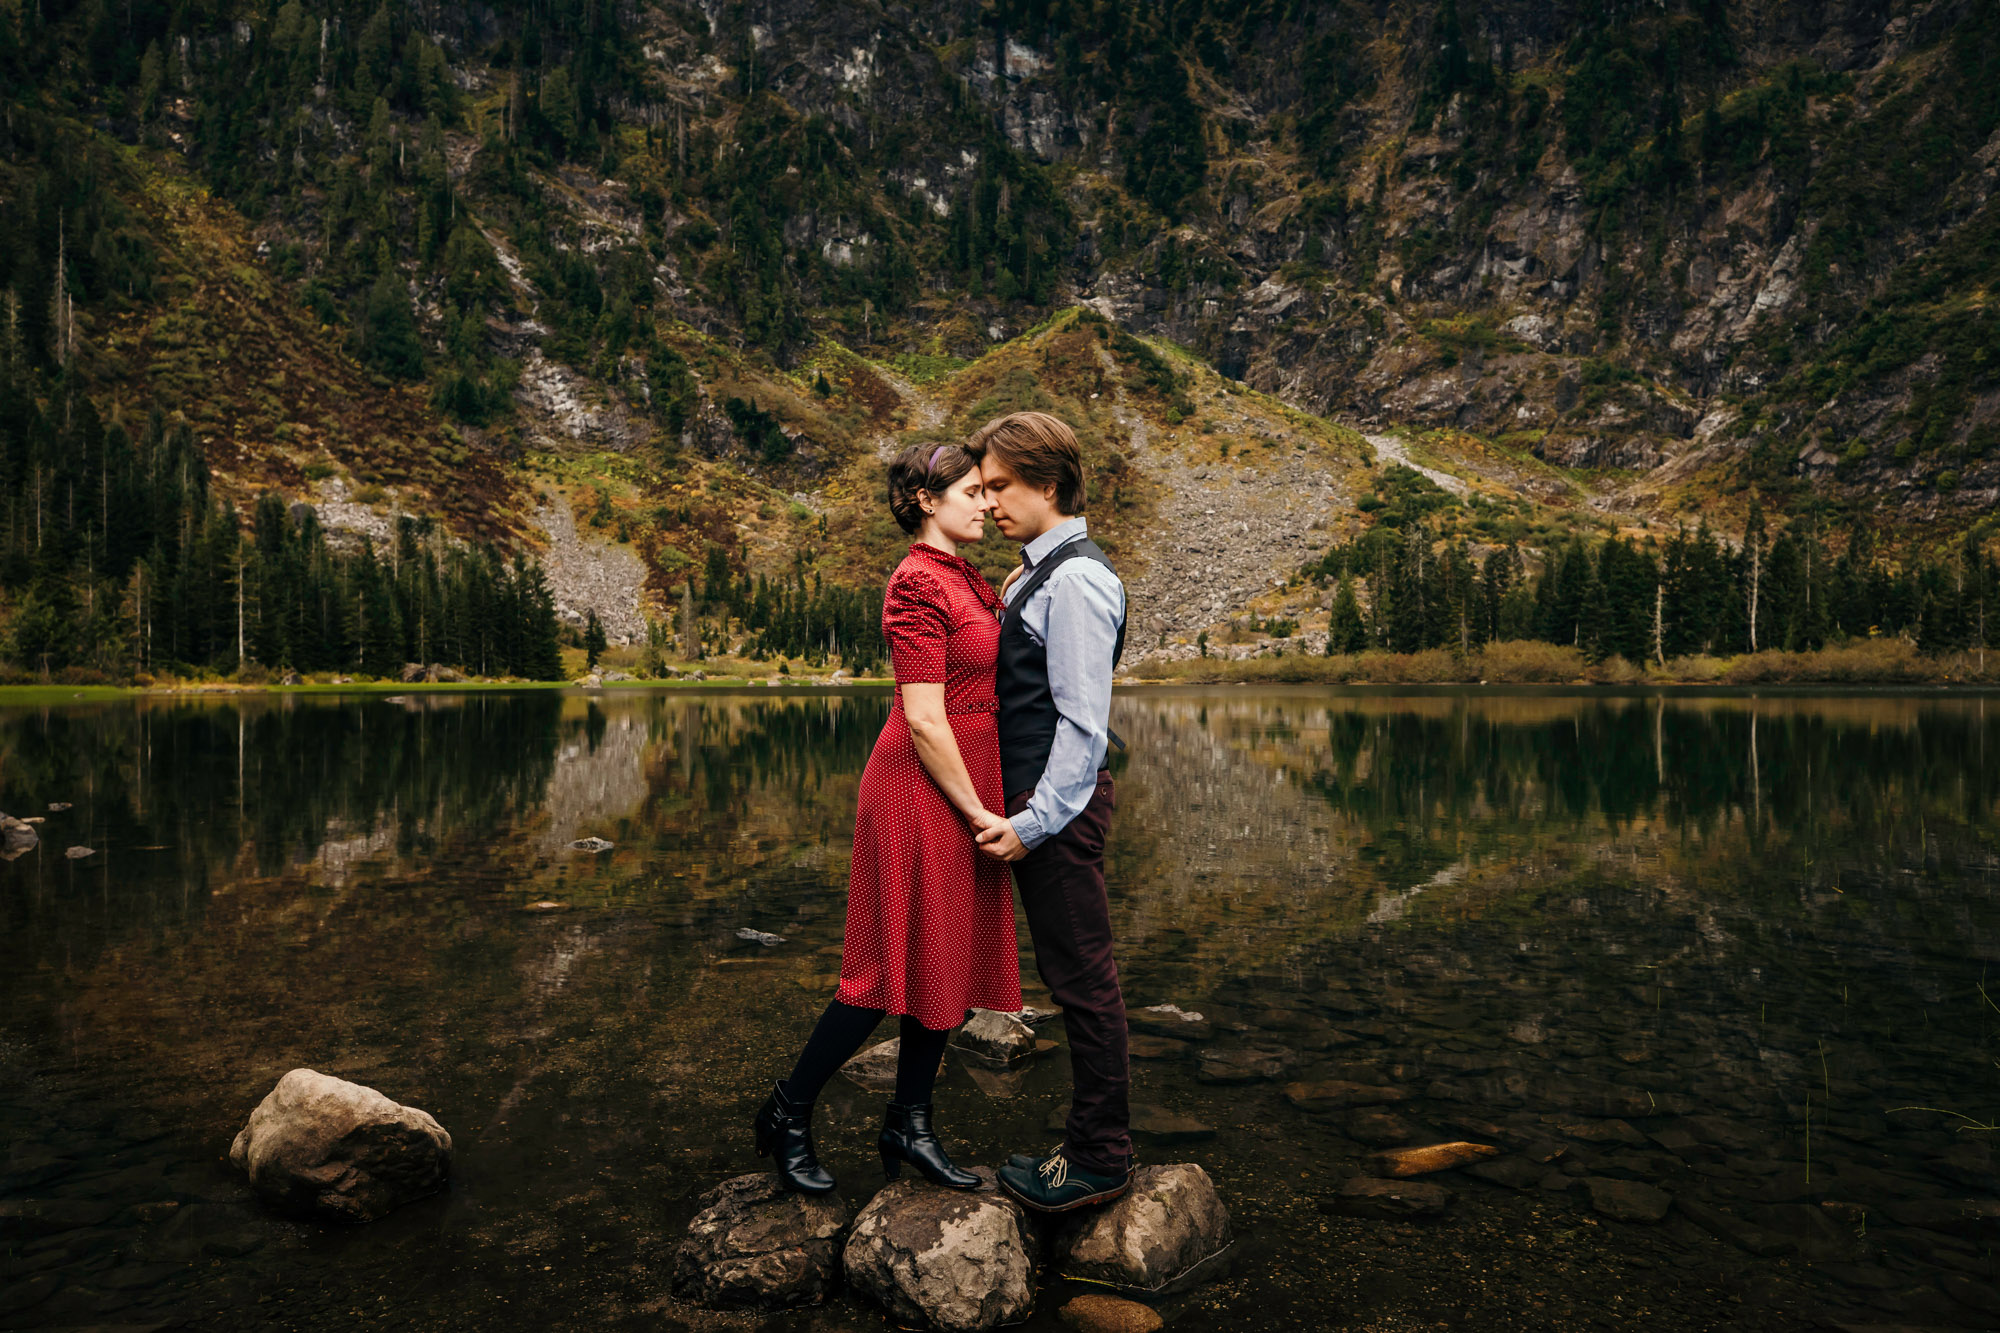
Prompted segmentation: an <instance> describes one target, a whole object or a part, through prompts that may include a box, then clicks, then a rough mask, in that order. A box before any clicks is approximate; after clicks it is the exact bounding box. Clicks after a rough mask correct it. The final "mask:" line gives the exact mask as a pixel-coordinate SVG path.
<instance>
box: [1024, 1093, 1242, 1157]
mask: <svg viewBox="0 0 2000 1333" xmlns="http://www.w3.org/2000/svg"><path fill="white" fill-rule="evenodd" d="M1126 1123H1127V1127H1128V1128H1129V1129H1130V1130H1131V1131H1132V1137H1133V1138H1135V1139H1138V1140H1140V1141H1142V1142H1145V1143H1151V1144H1156V1145H1158V1146H1160V1147H1166V1146H1168V1145H1170V1144H1176V1143H1203V1142H1206V1141H1207V1140H1209V1139H1212V1138H1214V1137H1215V1126H1213V1125H1211V1124H1208V1123H1207V1122H1206V1121H1202V1120H1197V1119H1196V1118H1195V1117H1193V1116H1191V1115H1180V1114H1178V1113H1176V1112H1173V1111H1169V1110H1168V1109H1167V1108H1166V1107H1164V1106H1154V1105H1152V1104H1151V1103H1149V1102H1133V1103H1132V1104H1131V1107H1130V1109H1129V1111H1128V1119H1127V1122H1126ZM1068 1126H1069V1103H1068V1102H1064V1103H1063V1104H1062V1105H1061V1106H1058V1107H1057V1108H1056V1109H1055V1110H1053V1111H1051V1112H1049V1117H1048V1119H1047V1120H1046V1121H1045V1122H1043V1127H1044V1128H1045V1129H1047V1130H1048V1131H1049V1132H1050V1133H1051V1134H1060V1133H1062V1132H1063V1130H1064V1129H1066V1128H1067V1127H1068Z"/></svg>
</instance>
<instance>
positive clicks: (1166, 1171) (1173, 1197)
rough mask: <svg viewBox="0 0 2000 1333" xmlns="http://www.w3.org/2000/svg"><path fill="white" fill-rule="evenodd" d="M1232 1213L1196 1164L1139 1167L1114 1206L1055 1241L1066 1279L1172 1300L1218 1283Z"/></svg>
mask: <svg viewBox="0 0 2000 1333" xmlns="http://www.w3.org/2000/svg"><path fill="white" fill-rule="evenodd" d="M1230 1239H1231V1234H1230V1230H1229V1210H1228V1209H1227V1208H1225V1207H1224V1206H1223V1204H1222V1196H1221V1195H1219V1194H1217V1193H1216V1192H1215V1182H1214V1181H1212V1180H1210V1179H1209V1178H1208V1172H1206V1171H1204V1170H1202V1169H1201V1168H1200V1167H1199V1166H1196V1165H1194V1164H1193V1163H1192V1162H1183V1163H1178V1164H1176V1165H1173V1166H1147V1167H1141V1168H1140V1169H1138V1170H1137V1171H1134V1172H1133V1173H1132V1187H1131V1188H1130V1189H1128V1190H1126V1191H1125V1193H1124V1194H1123V1195H1122V1196H1121V1197H1120V1198H1118V1199H1117V1200H1116V1201H1115V1202H1113V1203H1110V1204H1108V1205H1106V1206H1105V1207H1103V1208H1100V1209H1097V1210H1096V1211H1094V1212H1091V1213H1088V1214H1086V1215H1085V1216H1084V1217H1083V1218H1082V1219H1081V1220H1080V1221H1079V1222H1078V1223H1077V1224H1076V1225H1075V1226H1074V1227H1073V1228H1071V1229H1068V1230H1066V1231H1064V1232H1063V1233H1061V1235H1060V1236H1059V1237H1058V1238H1057V1240H1056V1252H1057V1255H1058V1258H1059V1259H1060V1261H1061V1264H1062V1271H1063V1276H1065V1277H1069V1278H1075V1279H1078V1280H1081V1281H1085V1282H1102V1283H1104V1284H1105V1285H1107V1286H1111V1287H1115V1288H1118V1289H1120V1290H1123V1291H1128V1292H1143V1293H1146V1294H1148V1295H1166V1294H1169V1293H1172V1292H1176V1291H1182V1290H1185V1289H1186V1288H1188V1287H1191V1286H1193V1285H1195V1284H1196V1283H1198V1282H1201V1281H1203V1280H1204V1279H1206V1278H1208V1277H1210V1276H1212V1275H1214V1274H1215V1273H1216V1272H1217V1271H1218V1269H1219V1265H1217V1264H1214V1263H1212V1262H1211V1261H1212V1260H1214V1259H1216V1258H1217V1257H1218V1256H1219V1255H1221V1253H1222V1252H1223V1251H1224V1250H1226V1249H1228V1248H1229V1242H1230Z"/></svg>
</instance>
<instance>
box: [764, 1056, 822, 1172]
mask: <svg viewBox="0 0 2000 1333" xmlns="http://www.w3.org/2000/svg"><path fill="white" fill-rule="evenodd" d="M812 1114H813V1104H812V1103H811V1102H795V1101H793V1100H792V1099H791V1098H789V1097H787V1096H786V1095H785V1085H784V1083H783V1082H778V1083H773V1084H772V1085H771V1095H770V1096H769V1097H766V1098H765V1099H764V1106H763V1109H761V1110H759V1111H758V1112H757V1155H758V1156H759V1157H769V1158H770V1159H771V1160H772V1164H773V1165H774V1166H776V1167H777V1168H778V1179H779V1181H781V1182H782V1183H783V1184H784V1187H785V1188H786V1189H788V1190H796V1191H797V1192H798V1193H800V1194H826V1193H829V1192H830V1191H831V1190H832V1189H833V1177H832V1176H831V1175H829V1174H827V1170H826V1168H825V1167H823V1166H821V1165H820V1164H819V1157H818V1155H817V1154H815V1153H814V1152H813V1131H812Z"/></svg>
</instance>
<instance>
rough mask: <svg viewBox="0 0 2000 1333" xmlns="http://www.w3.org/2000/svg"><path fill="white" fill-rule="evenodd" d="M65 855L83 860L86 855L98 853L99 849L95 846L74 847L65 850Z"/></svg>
mask: <svg viewBox="0 0 2000 1333" xmlns="http://www.w3.org/2000/svg"><path fill="white" fill-rule="evenodd" d="M63 855H64V856H67V857H68V858H69V859H70V860H72V861H81V860H82V859H83V858H84V857H86V856H95V855H97V849H96V848H95V847H72V848H70V849H69V850H68V851H66V852H64V853H63Z"/></svg>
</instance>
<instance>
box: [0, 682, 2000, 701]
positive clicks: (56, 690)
mask: <svg viewBox="0 0 2000 1333" xmlns="http://www.w3.org/2000/svg"><path fill="white" fill-rule="evenodd" d="M894 685H895V682H894V681H893V680H891V679H888V678H881V679H873V678H870V679H860V680H843V681H839V682H828V681H825V680H824V679H807V680H799V681H787V682H783V683H781V684H777V685H772V684H769V683H768V682H765V681H762V680H746V679H742V678H735V679H722V680H700V681H672V680H645V681H621V682H618V683H616V684H612V685H603V686H594V687H585V686H582V685H579V684H578V683H577V682H575V681H460V682H453V683H451V684H425V685H401V684H386V683H382V682H370V681H356V682H353V683H351V684H346V685H237V684H232V683H226V682H225V683H209V684H202V685H186V686H163V685H0V709H4V708H9V707H15V708H20V707H39V706H48V705H56V704H77V703H107V702H110V701H113V700H124V699H173V700H195V699H234V698H241V697H246V696H263V695H309V696H333V695H377V696H381V697H383V698H396V697H399V696H403V695H412V694H510V693H528V692H534V693H563V692H574V693H578V694H584V695H604V694H611V693H620V694H643V693H655V692H661V693H664V692H668V691H697V692H707V693H712V694H732V693H734V694H741V693H747V692H749V691H752V690H761V691H766V692H771V691H776V692H780V693H787V694H789V693H793V692H797V693H800V694H804V693H815V694H821V693H841V692H845V691H852V690H865V691H868V692H871V693H873V692H877V691H882V690H888V689H891V688H893V687H894ZM1251 686H1256V687H1261V688H1263V689H1267V690H1283V691H1285V692H1287V693H1307V692H1313V691H1321V690H1324V691H1331V692H1336V693H1346V692H1357V693H1359V692H1366V693H1369V694H1381V693H1388V692H1394V693H1412V694H1490V695H1495V696H1500V695H1518V694H1577V695H1583V694H1596V695H1603V696H1605V697H1608V698H1611V697H1619V696H1628V697H1629V696H1639V695H1652V694H1674V695H1685V696H1701V695H1712V696H1730V695H1745V694H1862V693H1869V694H1872V693H1885V692H1892V693H1897V694H1931V695H1937V696H1939V697H1970V696H1979V695H1989V694H1990V695H2000V682H1994V681H1979V680H1973V681H1964V680H1907V679H1906V680H1762V681H1729V680H1674V679H1667V678H1661V679H1655V680H1631V681H1603V680H1589V679H1576V680H1536V681H1509V680H1460V681H1454V680H1369V679H1341V680H1280V679H1269V678H1254V679H1253V678H1242V677H1239V678H1234V679H1231V678H1226V677H1216V678H1211V679H1199V680H1192V679H1165V678H1156V677H1138V678H1132V679H1121V680H1119V681H1118V682H1117V683H1116V685H1115V686H1114V690H1115V692H1116V693H1117V694H1119V695H1129V694H1134V693H1145V694H1153V693H1162V694H1165V693H1174V694H1180V693H1189V694H1192V693H1197V692H1201V691H1207V690H1216V689H1237V688H1247V687H1251Z"/></svg>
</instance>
